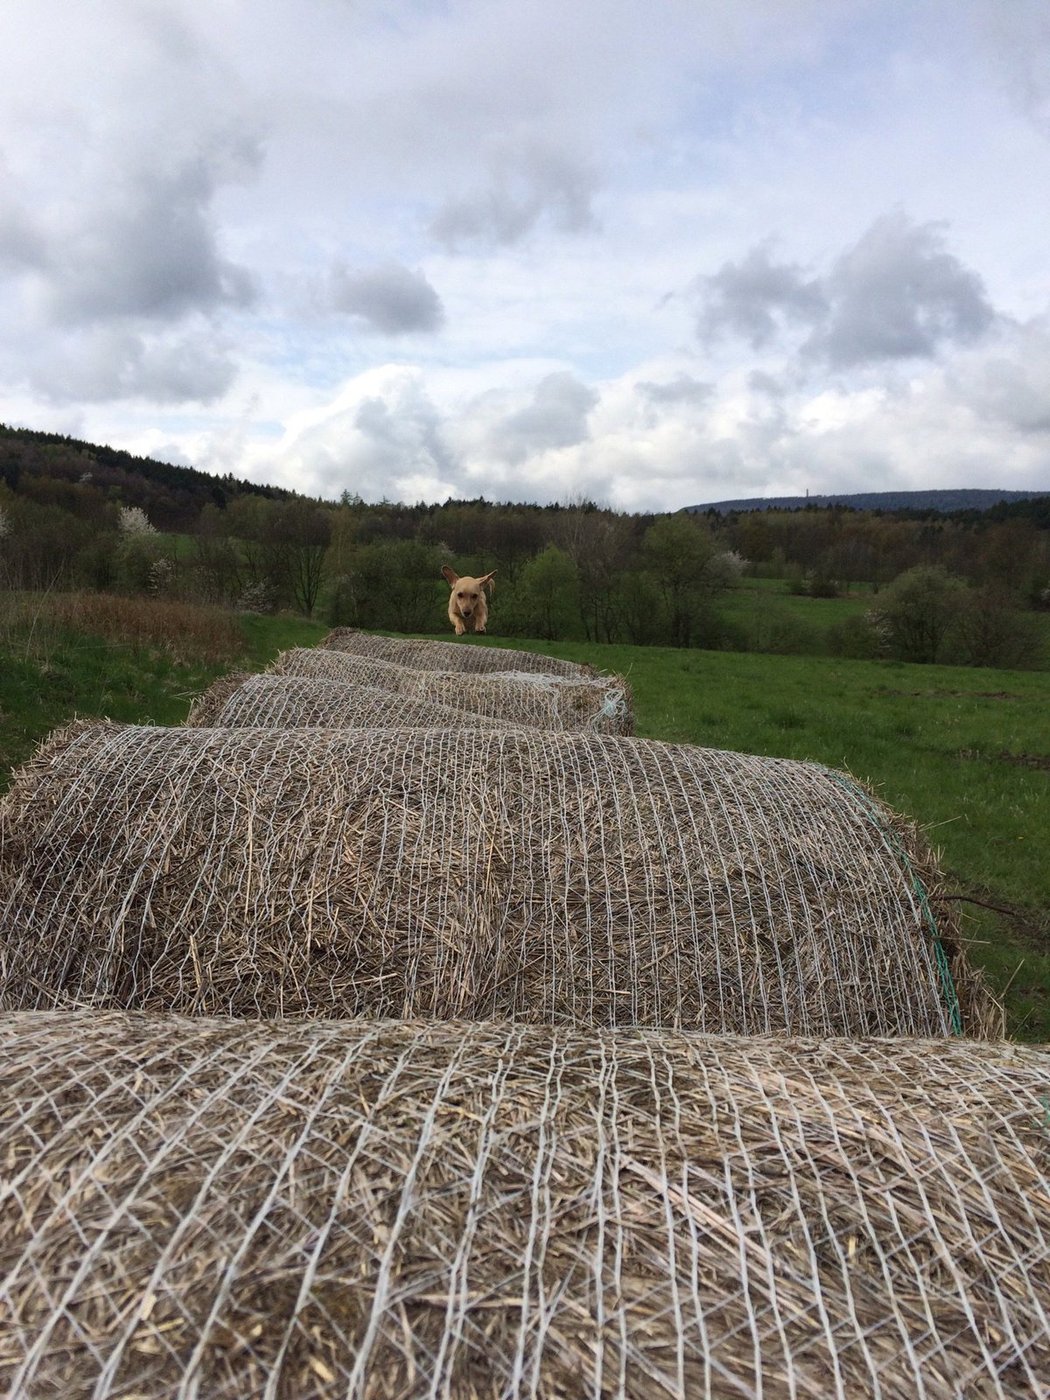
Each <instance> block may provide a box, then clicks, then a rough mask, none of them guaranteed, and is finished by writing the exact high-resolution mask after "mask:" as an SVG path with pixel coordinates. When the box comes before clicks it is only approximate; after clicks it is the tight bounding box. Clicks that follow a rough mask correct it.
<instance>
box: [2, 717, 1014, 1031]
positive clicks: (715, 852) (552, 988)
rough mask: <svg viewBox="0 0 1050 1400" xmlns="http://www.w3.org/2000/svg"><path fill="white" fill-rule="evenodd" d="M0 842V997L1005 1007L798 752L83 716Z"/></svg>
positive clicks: (247, 1006) (906, 842) (247, 1008)
mask: <svg viewBox="0 0 1050 1400" xmlns="http://www.w3.org/2000/svg"><path fill="white" fill-rule="evenodd" d="M0 832H2V833H3V841H2V863H0V1006H4V1007H6V1008H10V1009H22V1008H24V1009H28V1008H30V1007H48V1006H75V1005H95V1006H109V1007H121V1008H127V1009H152V1010H170V1011H188V1012H209V1013H220V1012H229V1013H234V1014H247V1015H257V1014H264V1015H266V1014H272V1015H290V1014H294V1015H301V1014H307V1015H328V1016H331V1015H356V1014H366V1015H373V1016H390V1015H395V1016H396V1015H409V1016H438V1017H443V1018H449V1017H455V1016H464V1017H469V1018H471V1019H483V1018H486V1017H495V1018H501V1017H505V1018H516V1019H532V1020H542V1021H553V1022H557V1021H585V1022H590V1023H596V1024H605V1025H616V1024H620V1025H622V1024H639V1023H640V1024H650V1025H672V1026H675V1025H681V1026H686V1027H690V1028H695V1029H698V1030H717V1031H722V1030H725V1031H743V1032H748V1033H752V1032H773V1031H789V1032H795V1033H811V1034H821V1035H828V1034H835V1035H838V1034H843V1035H845V1034H898V1035H914V1034H940V1033H943V1032H946V1031H949V1030H951V1029H952V1028H953V1025H957V1023H958V1016H959V1014H960V1013H959V1010H958V1006H957V1004H956V1001H955V996H956V995H958V996H959V997H960V998H961V1001H962V1012H961V1015H962V1018H963V1021H964V1023H965V1026H966V1028H967V1029H968V1030H973V1031H983V1030H984V1029H986V1028H990V1027H991V1026H992V1024H993V1023H992V1021H991V1020H990V1019H989V1018H990V1016H991V1014H992V1012H991V1008H990V1004H989V1003H988V1002H987V998H986V997H985V994H983V993H982V992H981V991H980V988H979V987H978V986H977V985H976V984H973V983H972V980H971V978H970V975H969V974H968V973H967V970H966V964H965V960H964V959H963V958H962V956H961V955H956V957H955V974H956V975H955V981H954V989H955V990H953V982H952V978H951V976H950V974H949V968H948V960H947V957H946V955H945V951H944V947H943V944H942V942H941V941H939V940H938V938H937V936H936V930H934V929H931V926H930V922H929V918H930V910H929V906H928V900H927V890H926V883H928V878H929V877H928V874H927V873H926V872H925V871H924V870H923V869H922V865H921V862H922V860H923V858H924V857H923V856H922V853H921V852H920V851H919V850H918V848H917V846H916V844H915V840H916V838H915V835H914V833H913V832H912V831H910V829H908V828H906V827H904V826H903V825H900V824H897V825H895V824H894V819H893V818H892V816H891V814H890V813H888V812H887V811H886V810H885V809H883V808H880V807H878V806H877V805H876V804H875V803H874V802H873V801H872V800H871V798H870V797H868V796H867V794H865V793H863V792H862V791H860V790H859V789H857V788H856V787H854V786H852V785H851V784H850V783H848V782H847V781H846V780H845V779H843V778H842V777H841V776H840V775H836V774H834V773H830V772H828V771H826V770H824V769H822V768H819V767H816V766H814V765H809V764H804V763H795V762H790V761H787V760H778V759H763V758H752V757H748V756H746V755H742V754H734V753H720V752H717V751H714V750H705V749H697V748H688V747H679V746H674V745H667V744H658V743H654V742H650V741H645V740H623V739H619V740H618V739H611V738H608V737H604V736H593V735H554V734H549V735H548V734H540V733H537V732H534V731H528V730H485V731H480V730H473V729H467V730H465V731H464V730H462V729H460V730H455V731H452V730H420V729H415V730H390V729H386V730H342V731H337V730H326V729H298V730H273V729H267V730H262V729H260V730H245V729H226V730H215V729H152V728H136V727H131V726H129V727H123V728H122V727H118V726H108V725H86V726H83V727H80V728H77V729H74V730H73V731H71V732H69V733H66V734H63V735H59V736H57V737H56V738H55V739H54V740H53V741H52V742H51V744H50V745H49V746H48V747H46V748H45V749H44V750H43V751H42V752H41V753H40V754H39V755H38V756H37V758H36V759H35V760H34V761H33V762H31V763H30V764H28V765H27V766H26V767H25V768H24V769H22V770H21V772H20V773H19V774H17V775H16V777H15V780H14V783H13V785H12V788H11V790H10V792H9V794H8V796H7V798H6V800H5V801H4V803H3V805H2V806H0ZM924 881H925V883H924ZM949 952H950V950H949Z"/></svg>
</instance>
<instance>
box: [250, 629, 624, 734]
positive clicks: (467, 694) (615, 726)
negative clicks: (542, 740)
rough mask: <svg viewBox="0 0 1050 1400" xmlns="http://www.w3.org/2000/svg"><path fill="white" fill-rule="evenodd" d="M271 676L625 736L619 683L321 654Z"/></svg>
mask: <svg viewBox="0 0 1050 1400" xmlns="http://www.w3.org/2000/svg"><path fill="white" fill-rule="evenodd" d="M270 670H271V672H273V673H275V674H277V675H286V676H313V677H318V678H320V679H322V680H329V681H340V682H342V683H343V684H345V685H370V686H377V687H379V688H380V689H381V690H389V691H391V692H393V693H394V694H397V695H408V696H411V697H412V698H413V699H416V700H434V701H437V702H438V703H440V704H443V705H452V706H453V707H454V708H455V709H457V710H459V711H460V712H461V715H469V714H481V715H490V716H492V717H493V718H495V719H502V720H505V721H507V722H508V723H510V724H518V725H528V726H529V727H530V728H534V729H551V730H576V729H581V730H591V731H593V732H594V733H598V734H630V733H632V732H633V726H634V720H633V715H632V711H631V692H630V687H629V686H628V685H627V682H626V681H625V680H623V678H622V677H619V676H593V677H590V676H585V677H569V676H553V675H539V674H536V673H534V672H525V671H522V672H517V671H506V672H498V673H495V674H492V675H471V676H464V675H463V674H461V673H457V672H442V671H417V670H413V669H411V668H410V667H408V666H398V665H396V664H395V663H393V662H390V661H377V660H373V659H372V658H370V657H365V656H351V655H349V654H348V653H345V652H339V651H326V650H323V649H320V648H316V647H314V648H307V647H294V648H292V649H291V650H290V651H284V652H281V654H280V655H279V656H278V657H277V658H276V660H275V661H274V662H273V665H272V666H271V667H270Z"/></svg>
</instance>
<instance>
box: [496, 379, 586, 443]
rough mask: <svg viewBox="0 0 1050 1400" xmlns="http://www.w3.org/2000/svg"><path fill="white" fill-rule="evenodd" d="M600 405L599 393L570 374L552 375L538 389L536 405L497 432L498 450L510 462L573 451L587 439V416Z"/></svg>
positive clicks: (506, 420) (512, 416)
mask: <svg viewBox="0 0 1050 1400" xmlns="http://www.w3.org/2000/svg"><path fill="white" fill-rule="evenodd" d="M597 402H598V395H597V394H596V393H595V391H594V390H593V389H591V388H589V387H588V385H586V384H583V383H581V382H580V380H578V379H577V378H576V376H575V375H573V374H571V373H569V371H568V370H560V371H558V372H557V373H555V374H548V375H547V377H546V378H545V379H541V380H540V382H539V383H538V384H537V385H536V389H535V392H534V393H533V398H532V402H531V403H530V404H529V405H528V406H527V407H525V408H522V409H519V410H518V412H517V413H512V414H510V415H509V416H508V417H506V418H504V419H503V421H502V422H501V423H500V424H499V425H498V427H497V428H496V429H495V433H494V437H495V439H496V444H497V450H498V451H499V453H500V455H501V456H503V457H504V458H505V459H506V460H507V461H510V462H521V461H524V460H525V459H526V458H527V457H530V456H532V455H533V454H534V453H538V452H545V451H548V450H550V449H551V448H556V447H573V446H575V445H576V443H578V442H582V441H583V440H584V439H585V438H586V437H587V415H588V413H590V411H591V409H592V408H594V406H595V404H597Z"/></svg>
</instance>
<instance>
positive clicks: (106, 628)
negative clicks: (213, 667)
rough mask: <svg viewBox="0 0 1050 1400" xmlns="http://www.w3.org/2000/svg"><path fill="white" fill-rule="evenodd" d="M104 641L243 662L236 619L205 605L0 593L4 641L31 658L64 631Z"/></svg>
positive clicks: (187, 658) (192, 658) (179, 657)
mask: <svg viewBox="0 0 1050 1400" xmlns="http://www.w3.org/2000/svg"><path fill="white" fill-rule="evenodd" d="M65 631H69V632H76V633H78V634H86V635H88V636H94V637H102V638H105V640H107V641H111V642H119V643H121V644H123V645H125V646H133V647H147V648H150V649H152V650H155V651H161V652H163V653H165V654H166V655H168V656H170V657H171V659H172V660H173V661H179V662H191V663H192V662H201V661H203V662H209V663H217V662H232V661H236V660H238V659H240V658H242V657H243V655H244V650H245V643H244V635H243V633H242V632H241V629H240V627H239V626H238V623H237V619H236V616H235V615H234V614H232V613H229V612H226V611H225V610H224V609H222V608H217V607H213V606H211V605H206V604H200V603H180V602H172V601H169V600H167V599H161V598H148V597H143V596H132V597H125V596H123V595H121V594H117V593H21V592H12V593H4V594H0V640H4V641H6V642H7V643H8V645H12V644H17V645H18V646H19V647H23V646H24V648H25V650H26V652H27V654H33V653H36V652H38V651H41V650H45V651H46V650H47V648H48V644H49V643H52V642H54V641H55V640H56V638H57V635H58V634H59V633H61V632H65Z"/></svg>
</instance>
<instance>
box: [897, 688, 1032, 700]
mask: <svg viewBox="0 0 1050 1400" xmlns="http://www.w3.org/2000/svg"><path fill="white" fill-rule="evenodd" d="M875 693H876V695H906V696H908V697H909V698H910V699H917V700H1023V699H1024V696H1023V695H1020V694H1018V692H1017V691H1015V690H895V689H893V687H892V686H888V685H884V686H879V688H878V690H876V692H875Z"/></svg>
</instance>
